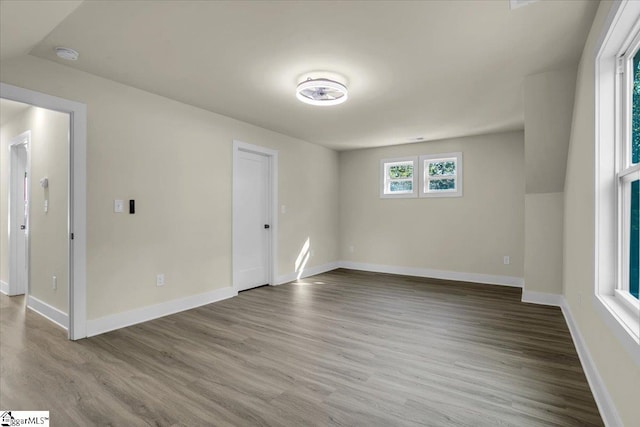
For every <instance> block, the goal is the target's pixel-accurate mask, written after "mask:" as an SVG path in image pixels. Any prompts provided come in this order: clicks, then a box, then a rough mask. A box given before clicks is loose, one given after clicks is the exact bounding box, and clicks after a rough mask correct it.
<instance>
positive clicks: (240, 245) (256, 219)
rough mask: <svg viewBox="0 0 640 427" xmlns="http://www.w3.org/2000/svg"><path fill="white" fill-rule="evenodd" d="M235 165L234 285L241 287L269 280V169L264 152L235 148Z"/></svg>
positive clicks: (259, 284) (245, 287)
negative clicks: (258, 152) (236, 154)
mask: <svg viewBox="0 0 640 427" xmlns="http://www.w3.org/2000/svg"><path fill="white" fill-rule="evenodd" d="M235 167H236V171H235V179H236V183H235V185H234V192H235V194H234V198H235V203H236V210H235V216H234V221H235V222H236V227H235V229H236V233H237V235H236V236H235V245H236V248H235V250H234V256H235V260H234V265H235V270H236V271H235V281H236V283H235V285H236V287H237V289H238V290H239V291H242V290H245V289H250V288H254V287H256V286H261V285H266V284H269V276H270V269H269V264H270V259H271V256H270V238H271V224H270V221H269V220H270V215H269V205H270V197H269V196H270V192H269V188H270V176H271V173H270V170H269V168H270V162H269V157H268V156H265V155H261V154H257V153H252V152H248V151H242V150H240V151H238V156H237V160H236V165H235Z"/></svg>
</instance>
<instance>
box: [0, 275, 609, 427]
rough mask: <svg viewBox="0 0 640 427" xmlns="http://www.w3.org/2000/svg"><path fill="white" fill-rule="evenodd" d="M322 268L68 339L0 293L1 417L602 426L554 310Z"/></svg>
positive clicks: (425, 282) (513, 294)
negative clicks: (43, 413)
mask: <svg viewBox="0 0 640 427" xmlns="http://www.w3.org/2000/svg"><path fill="white" fill-rule="evenodd" d="M520 297H521V290H520V289H517V288H509V287H502V286H490V285H478V284H470V283H460V282H450V281H445V280H436V279H423V278H416V277H404V276H395V275H388V274H378V273H368V272H357V271H349V270H344V269H339V270H334V271H332V272H329V273H324V274H321V275H317V276H314V277H310V278H307V279H304V280H300V281H296V282H292V283H290V284H286V285H281V286H277V287H263V288H259V289H255V290H252V291H248V292H243V293H241V294H240V295H239V296H238V297H236V298H232V299H229V300H225V301H221V302H218V303H215V304H209V305H206V306H203V307H200V308H197V309H194V310H189V311H186V312H183V313H178V314H175V315H172V316H168V317H164V318H161V319H157V320H154V321H151V322H146V323H143V324H139V325H134V326H131V327H129V328H125V329H121V330H118V331H113V332H110V333H107V334H103V335H100V336H97V337H93V338H89V339H85V340H81V341H78V342H69V341H67V340H66V336H65V333H64V331H62V330H61V329H59V328H57V327H56V326H55V325H53V324H52V323H50V322H48V321H47V320H45V319H43V318H41V317H40V316H38V315H37V314H35V313H33V312H30V311H26V310H25V308H24V298H21V297H12V298H9V297H6V296H0V407H2V408H3V409H14V410H21V409H23V410H27V409H30V410H49V411H51V419H52V425H53V426H74V425H77V426H90V425H101V426H102V425H113V426H146V425H155V426H211V425H216V426H246V425H264V426H302V425H305V426H328V425H331V426H360V425H361V426H518V427H526V426H602V425H603V423H602V420H601V418H600V415H599V413H598V409H597V407H596V405H595V402H594V400H593V396H592V394H591V391H590V389H589V386H588V383H587V381H586V379H585V376H584V372H583V370H582V367H581V366H580V361H579V359H578V356H577V354H576V351H575V347H574V345H573V342H572V341H571V335H570V333H569V331H568V329H567V325H566V323H565V321H564V318H563V316H562V313H561V311H560V310H559V309H557V308H554V307H546V306H539V305H533V304H525V303H521V302H520Z"/></svg>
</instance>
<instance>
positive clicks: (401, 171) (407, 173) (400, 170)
mask: <svg viewBox="0 0 640 427" xmlns="http://www.w3.org/2000/svg"><path fill="white" fill-rule="evenodd" d="M412 177H413V164H411V163H409V164H405V165H393V166H389V178H391V179H397V178H412Z"/></svg>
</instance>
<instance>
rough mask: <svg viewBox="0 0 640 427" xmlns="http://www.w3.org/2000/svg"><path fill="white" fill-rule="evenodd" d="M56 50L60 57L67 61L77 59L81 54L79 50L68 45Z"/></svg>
mask: <svg viewBox="0 0 640 427" xmlns="http://www.w3.org/2000/svg"><path fill="white" fill-rule="evenodd" d="M55 50H56V55H58V57H60V58H62V59H66V60H67V61H77V60H78V56H80V54H79V53H78V52H76V51H75V50H73V49H69V48H68V47H57V48H56V49H55Z"/></svg>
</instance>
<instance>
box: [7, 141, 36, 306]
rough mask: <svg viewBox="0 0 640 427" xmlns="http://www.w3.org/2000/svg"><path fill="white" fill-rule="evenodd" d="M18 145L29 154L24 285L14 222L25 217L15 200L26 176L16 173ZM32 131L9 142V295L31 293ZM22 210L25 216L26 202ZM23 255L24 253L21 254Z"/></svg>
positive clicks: (26, 168) (26, 167)
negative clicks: (18, 187)
mask: <svg viewBox="0 0 640 427" xmlns="http://www.w3.org/2000/svg"><path fill="white" fill-rule="evenodd" d="M18 147H24V150H25V152H26V155H27V159H26V160H27V164H26V165H25V171H26V172H27V183H28V184H27V194H28V196H27V200H28V201H29V202H28V205H27V209H28V210H29V213H28V214H27V223H26V224H24V225H25V226H26V231H25V233H26V239H25V254H26V256H25V258H26V259H25V260H24V261H25V264H26V270H27V272H26V277H25V282H26V283H25V284H24V287H23V286H20V285H18V266H19V265H18V264H19V263H18V259H19V256H18V254H17V248H16V246H17V244H18V242H17V238H16V235H15V233H14V232H13V231H14V230H15V226H14V225H15V224H14V222H20V223H22V222H23V220H24V218H23V219H21V220H20V221H18V217H19V215H18V210H17V209H16V208H17V206H15V205H14V203H13V201H14V200H15V199H17V197H18V195H17V194H16V184H17V182H22V183H24V177H22V179H17V177H16V176H15V175H16V167H17V166H18V164H17V162H18V157H17V156H18V153H17V152H16V149H17V148H18ZM30 150H31V131H30V130H27V131H25V132H22V133H21V134H20V135H18V136H15V137H13V138H12V139H11V141H10V142H9V157H10V158H9V192H8V193H9V202H8V204H7V213H8V215H7V219H8V238H9V239H8V240H9V264H8V265H9V295H22V294H27V295H28V294H29V283H30V282H29V276H30V272H29V254H30V253H31V246H30V243H31V233H30V232H29V228H30V227H29V219H30V217H31V152H30ZM20 211H22V212H23V214H22V216H23V217H24V204H22V209H20ZM21 256H22V255H21Z"/></svg>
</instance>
